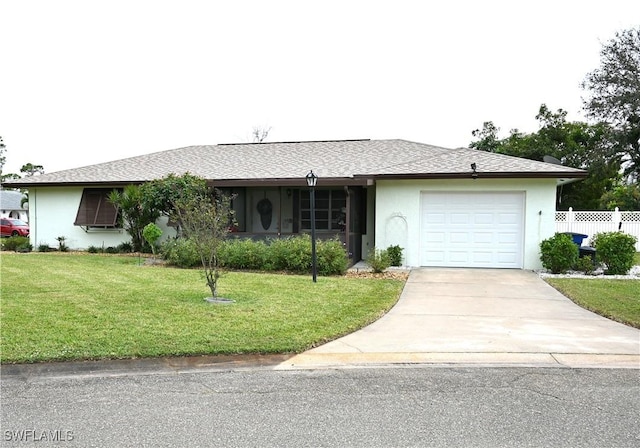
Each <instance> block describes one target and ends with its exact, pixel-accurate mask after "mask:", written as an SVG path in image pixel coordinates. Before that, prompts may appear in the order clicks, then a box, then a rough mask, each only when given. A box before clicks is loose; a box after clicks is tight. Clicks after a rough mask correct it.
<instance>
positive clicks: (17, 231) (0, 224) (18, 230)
mask: <svg viewBox="0 0 640 448" xmlns="http://www.w3.org/2000/svg"><path fill="white" fill-rule="evenodd" d="M0 233H1V234H2V236H29V224H27V223H26V222H24V221H22V220H21V219H10V218H2V219H0Z"/></svg>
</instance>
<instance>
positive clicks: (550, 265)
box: [540, 233, 579, 274]
mask: <svg viewBox="0 0 640 448" xmlns="http://www.w3.org/2000/svg"><path fill="white" fill-rule="evenodd" d="M578 255H579V248H578V245H577V244H575V243H574V242H573V239H572V238H571V237H570V236H569V235H566V234H564V233H556V234H555V235H554V236H552V237H551V238H548V239H546V240H544V241H543V242H542V243H540V261H542V266H543V267H544V268H545V269H548V270H550V271H551V272H552V273H553V274H564V273H565V272H567V271H568V270H569V269H571V268H572V267H573V266H574V265H575V264H576V262H577V261H578Z"/></svg>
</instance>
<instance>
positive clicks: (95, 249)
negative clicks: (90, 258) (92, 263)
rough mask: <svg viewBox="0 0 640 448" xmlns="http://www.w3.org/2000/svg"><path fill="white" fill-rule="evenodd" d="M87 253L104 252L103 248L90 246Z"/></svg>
mask: <svg viewBox="0 0 640 448" xmlns="http://www.w3.org/2000/svg"><path fill="white" fill-rule="evenodd" d="M87 252H89V253H90V254H98V253H100V252H102V248H100V247H98V246H89V247H88V248H87Z"/></svg>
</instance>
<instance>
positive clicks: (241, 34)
mask: <svg viewBox="0 0 640 448" xmlns="http://www.w3.org/2000/svg"><path fill="white" fill-rule="evenodd" d="M444 3H446V4H444ZM639 17H640V2H638V1H620V0H609V1H607V2H601V1H591V0H586V1H571V0H567V1H558V0H556V1H547V0H542V1H535V2H533V1H527V2H508V1H482V2H474V1H455V0H452V1H448V2H424V1H422V2H420V1H402V0H400V1H393V2H391V1H388V2H377V1H331V0H330V1H323V2H300V1H269V2H265V1H238V2H222V1H220V2H217V1H190V0H185V1H180V2H169V1H147V0H138V1H135V0H129V1H121V0H114V1H109V2H94V1H91V2H88V1H69V0H58V1H55V2H50V1H38V0H36V1H30V2H13V1H8V0H0V20H1V21H2V22H1V24H0V61H1V63H2V69H1V70H0V135H2V136H3V137H4V141H5V144H6V145H7V164H6V166H5V170H4V171H5V172H17V171H18V170H19V168H20V166H22V164H24V163H26V162H31V163H36V164H40V165H43V166H44V168H45V170H46V171H47V172H52V171H58V170H62V169H67V168H74V167H78V166H83V165H89V164H93V163H99V162H104V161H109V160H114V159H119V158H125V157H129V156H134V155H140V154H144V153H149V152H155V151H162V150H166V149H173V148H178V147H182V146H188V145H197V144H216V143H229V142H242V141H250V133H251V130H252V128H253V127H255V126H260V127H270V128H271V131H270V135H269V139H268V140H269V141H291V140H296V141H297V140H328V139H354V138H372V139H382V138H401V139H407V140H413V141H419V142H423V143H429V144H434V145H440V146H445V147H459V146H467V145H468V144H469V142H470V141H471V140H472V136H471V131H472V130H473V129H476V128H480V127H481V126H482V123H483V122H484V121H488V120H492V121H494V123H496V125H498V126H499V127H500V128H501V129H502V131H503V133H504V134H505V135H506V134H507V132H508V130H509V129H511V128H519V129H521V130H523V131H527V132H531V131H535V130H536V129H537V123H536V121H535V118H534V117H535V115H536V113H537V111H538V108H539V106H540V104H542V103H546V104H547V105H548V106H549V107H550V108H552V109H554V110H555V109H557V108H563V109H565V110H567V111H568V112H569V118H570V119H573V120H578V119H582V115H581V106H582V102H581V96H582V95H583V91H582V90H581V89H580V82H581V81H582V80H583V78H584V76H585V75H586V74H587V73H588V72H589V71H591V70H593V69H595V68H596V67H598V65H599V51H600V48H601V43H602V42H605V41H607V40H609V39H610V38H612V37H613V35H614V33H615V32H616V31H618V30H622V29H625V28H630V27H632V26H637V25H638V18H639Z"/></svg>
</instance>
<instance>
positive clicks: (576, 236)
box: [564, 232, 596, 263]
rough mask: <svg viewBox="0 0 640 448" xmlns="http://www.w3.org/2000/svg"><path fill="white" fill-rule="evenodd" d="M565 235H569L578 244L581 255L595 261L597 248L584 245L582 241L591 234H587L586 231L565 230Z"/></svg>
mask: <svg viewBox="0 0 640 448" xmlns="http://www.w3.org/2000/svg"><path fill="white" fill-rule="evenodd" d="M564 234H565V235H569V236H570V237H571V239H572V240H573V242H574V243H575V244H576V245H577V246H578V251H579V255H578V256H579V257H580V258H582V257H589V258H591V259H592V260H593V262H594V263H595V261H596V250H595V248H593V247H589V246H583V245H582V242H583V241H584V239H585V238H587V237H588V236H589V235H585V234H584V233H575V232H564Z"/></svg>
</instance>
